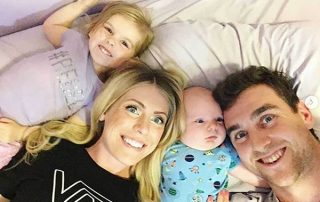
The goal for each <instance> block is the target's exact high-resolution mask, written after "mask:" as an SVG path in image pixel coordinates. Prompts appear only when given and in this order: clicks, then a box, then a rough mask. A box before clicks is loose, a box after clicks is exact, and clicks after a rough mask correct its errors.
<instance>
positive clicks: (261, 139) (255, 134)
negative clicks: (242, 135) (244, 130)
mask: <svg viewBox="0 0 320 202" xmlns="http://www.w3.org/2000/svg"><path fill="white" fill-rule="evenodd" d="M249 135H250V141H251V146H252V148H253V149H254V151H258V152H265V151H266V149H267V148H268V145H269V144H270V143H271V138H270V137H269V134H268V133H266V131H262V130H253V131H250V134H249Z"/></svg>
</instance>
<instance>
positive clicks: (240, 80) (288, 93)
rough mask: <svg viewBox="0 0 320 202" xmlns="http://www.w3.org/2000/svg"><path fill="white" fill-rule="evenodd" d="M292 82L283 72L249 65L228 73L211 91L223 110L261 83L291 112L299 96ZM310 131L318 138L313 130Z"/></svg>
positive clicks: (294, 109)
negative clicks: (277, 96)
mask: <svg viewBox="0 0 320 202" xmlns="http://www.w3.org/2000/svg"><path fill="white" fill-rule="evenodd" d="M294 82H295V80H294V79H293V78H290V77H289V76H287V75H286V74H285V73H283V72H280V71H273V70H270V69H267V68H266V67H263V66H260V67H257V66H250V67H248V68H245V69H243V70H241V71H238V72H235V73H233V74H230V75H228V76H227V78H226V79H225V80H223V81H221V82H220V83H218V84H217V86H216V88H215V90H214V91H213V96H214V98H215V100H216V101H217V102H218V103H219V104H220V106H221V109H222V111H225V110H227V109H229V108H230V107H232V105H233V104H234V103H235V102H236V100H237V98H238V97H239V95H240V94H241V93H242V92H243V91H245V90H246V89H248V88H250V87H253V86H256V85H260V84H262V85H267V86H269V87H270V88H272V89H273V90H274V91H275V92H276V93H277V95H279V97H280V98H281V99H282V100H283V101H285V102H286V103H287V104H288V105H289V106H290V108H291V109H292V110H293V112H297V104H298V103H299V98H298V96H297V94H296V91H297V89H296V88H294ZM310 131H311V133H312V134H313V136H315V137H316V139H318V140H319V138H317V136H316V135H315V132H314V130H313V129H311V130H310Z"/></svg>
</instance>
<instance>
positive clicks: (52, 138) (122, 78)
mask: <svg viewBox="0 0 320 202" xmlns="http://www.w3.org/2000/svg"><path fill="white" fill-rule="evenodd" d="M129 63H130V62H129ZM130 67H131V66H130V65H128V63H127V66H126V68H122V69H121V68H120V69H117V70H115V71H114V72H113V73H112V75H111V76H110V78H109V79H108V80H107V82H106V83H105V85H104V87H103V89H102V90H101V93H100V94H99V95H98V97H97V98H96V99H95V101H94V104H93V107H92V110H91V128H90V131H88V128H87V127H83V126H80V125H76V124H72V123H68V122H62V121H50V122H48V123H46V124H44V125H43V126H42V127H41V129H40V130H38V132H34V133H33V134H30V135H29V136H28V138H27V151H28V153H29V154H32V155H33V156H34V155H36V154H37V153H39V152H40V151H41V150H49V149H51V148H52V147H53V146H54V145H56V144H57V143H58V142H59V140H60V139H61V138H63V139H67V140H69V141H71V142H74V143H76V144H85V143H88V142H89V141H90V140H93V138H94V137H97V136H98V137H100V136H101V133H102V130H103V129H102V128H101V124H100V122H99V117H100V116H101V115H103V114H104V113H105V112H107V111H108V110H109V109H110V108H111V107H112V106H113V104H114V103H115V102H117V100H119V98H120V97H121V96H123V95H124V94H125V93H127V92H128V91H130V90H131V89H132V88H134V87H136V86H137V85H141V84H143V83H149V84H154V85H156V86H157V87H158V88H159V89H160V91H161V92H162V95H163V96H165V97H166V99H167V100H168V104H169V112H168V120H167V123H166V125H165V130H164V132H163V135H162V137H161V139H160V142H159V144H158V146H157V147H156V149H155V150H154V151H153V152H152V153H150V154H149V155H148V156H147V157H145V158H144V159H142V160H141V161H140V162H139V163H138V164H137V165H135V166H134V169H133V173H134V174H135V177H136V179H137V180H138V182H139V193H138V194H139V198H140V200H141V201H159V200H160V193H159V184H160V176H161V166H160V164H161V161H162V158H163V154H164V151H165V150H166V149H167V147H168V146H169V145H171V144H172V143H173V142H174V141H175V140H176V139H177V137H178V136H179V135H180V134H181V133H182V131H183V130H184V118H183V106H182V90H183V88H184V87H185V80H184V77H183V76H182V75H181V74H180V72H177V71H176V70H173V69H172V70H160V69H157V70H156V69H151V68H149V67H148V66H147V65H145V64H144V63H142V62H137V61H136V60H134V62H133V66H132V67H134V68H130ZM37 141H39V142H37ZM35 145H38V147H35ZM30 146H31V147H30ZM39 146H40V147H39ZM32 148H36V150H35V149H33V150H32Z"/></svg>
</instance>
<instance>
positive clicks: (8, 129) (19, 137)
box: [0, 115, 86, 202]
mask: <svg viewBox="0 0 320 202" xmlns="http://www.w3.org/2000/svg"><path fill="white" fill-rule="evenodd" d="M67 121H68V122H71V123H74V124H78V125H83V126H85V125H86V123H85V122H84V121H83V120H82V119H81V118H79V117H78V116H77V115H73V116H71V117H69V118H68V119H67ZM39 127H40V125H36V126H23V125H20V124H18V123H17V122H15V121H14V120H11V119H8V118H0V134H1V135H0V141H1V142H4V143H10V142H15V141H23V140H25V139H26V138H27V136H28V135H29V134H30V133H31V132H33V131H34V130H37V129H38V128H39ZM0 202H1V201H0Z"/></svg>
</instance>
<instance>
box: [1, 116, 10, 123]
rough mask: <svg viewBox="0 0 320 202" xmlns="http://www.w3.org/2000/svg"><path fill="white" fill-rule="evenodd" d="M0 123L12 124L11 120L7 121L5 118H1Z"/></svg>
mask: <svg viewBox="0 0 320 202" xmlns="http://www.w3.org/2000/svg"><path fill="white" fill-rule="evenodd" d="M0 122H1V123H10V122H12V120H11V119H8V118H5V117H1V118H0Z"/></svg>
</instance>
